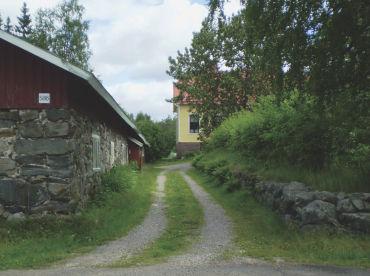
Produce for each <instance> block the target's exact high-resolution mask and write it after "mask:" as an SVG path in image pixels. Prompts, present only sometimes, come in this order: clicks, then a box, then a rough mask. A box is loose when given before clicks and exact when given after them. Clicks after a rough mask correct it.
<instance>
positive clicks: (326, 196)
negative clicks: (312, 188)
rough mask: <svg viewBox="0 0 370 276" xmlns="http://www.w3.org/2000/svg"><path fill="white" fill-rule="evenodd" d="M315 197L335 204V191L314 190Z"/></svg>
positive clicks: (336, 199)
mask: <svg viewBox="0 0 370 276" xmlns="http://www.w3.org/2000/svg"><path fill="white" fill-rule="evenodd" d="M315 199H319V200H322V201H326V202H330V203H333V204H337V201H338V198H337V196H336V194H335V193H331V192H326V191H320V192H315Z"/></svg>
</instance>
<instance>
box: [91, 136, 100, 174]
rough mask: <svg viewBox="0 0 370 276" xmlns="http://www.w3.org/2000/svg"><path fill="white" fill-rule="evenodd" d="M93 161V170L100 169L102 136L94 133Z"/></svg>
mask: <svg viewBox="0 0 370 276" xmlns="http://www.w3.org/2000/svg"><path fill="white" fill-rule="evenodd" d="M92 142H93V145H92V163H93V170H94V171H99V170H100V169H101V168H100V164H101V162H100V136H99V135H96V134H93V135H92Z"/></svg>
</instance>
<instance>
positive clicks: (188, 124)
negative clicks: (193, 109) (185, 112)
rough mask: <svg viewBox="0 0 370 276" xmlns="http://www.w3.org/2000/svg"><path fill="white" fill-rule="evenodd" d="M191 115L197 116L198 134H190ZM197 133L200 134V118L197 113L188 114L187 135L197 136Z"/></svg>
mask: <svg viewBox="0 0 370 276" xmlns="http://www.w3.org/2000/svg"><path fill="white" fill-rule="evenodd" d="M192 115H197V116H198V132H190V123H191V121H190V117H191V116H192ZM199 132H200V117H199V115H198V114H197V113H190V114H189V116H188V133H189V134H195V135H199Z"/></svg>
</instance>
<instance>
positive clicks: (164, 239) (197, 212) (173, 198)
mask: <svg viewBox="0 0 370 276" xmlns="http://www.w3.org/2000/svg"><path fill="white" fill-rule="evenodd" d="M165 191H166V201H165V202H166V206H167V207H166V216H167V219H168V224H167V228H166V230H165V233H164V234H162V236H161V237H160V238H159V239H158V240H156V241H155V242H154V243H153V244H152V245H151V246H150V247H148V248H147V249H145V250H144V251H143V252H141V253H139V254H138V255H136V256H133V257H132V258H129V259H124V260H122V261H120V262H118V263H116V264H115V265H114V266H116V267H122V266H124V267H128V266H134V265H148V264H153V263H158V262H162V261H164V260H165V259H167V258H168V257H169V256H172V255H176V254H179V253H180V252H182V251H184V250H185V249H187V248H188V247H189V246H190V245H192V244H193V243H194V242H195V241H196V240H197V237H199V235H200V227H201V225H202V223H203V210H202V208H201V206H200V205H199V203H198V201H197V200H196V199H195V197H194V196H193V194H192V192H191V190H190V188H189V187H188V186H187V184H186V183H185V181H184V179H183V178H182V176H181V175H180V174H179V173H176V172H172V173H168V175H167V181H166V188H165Z"/></svg>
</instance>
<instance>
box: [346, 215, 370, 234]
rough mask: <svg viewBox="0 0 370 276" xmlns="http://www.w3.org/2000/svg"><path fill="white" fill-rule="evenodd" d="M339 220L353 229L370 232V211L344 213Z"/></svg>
mask: <svg viewBox="0 0 370 276" xmlns="http://www.w3.org/2000/svg"><path fill="white" fill-rule="evenodd" d="M339 220H340V222H341V223H343V224H344V225H346V226H348V227H349V228H351V229H353V230H357V231H360V232H365V233H370V213H343V214H341V215H340V216H339Z"/></svg>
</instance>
